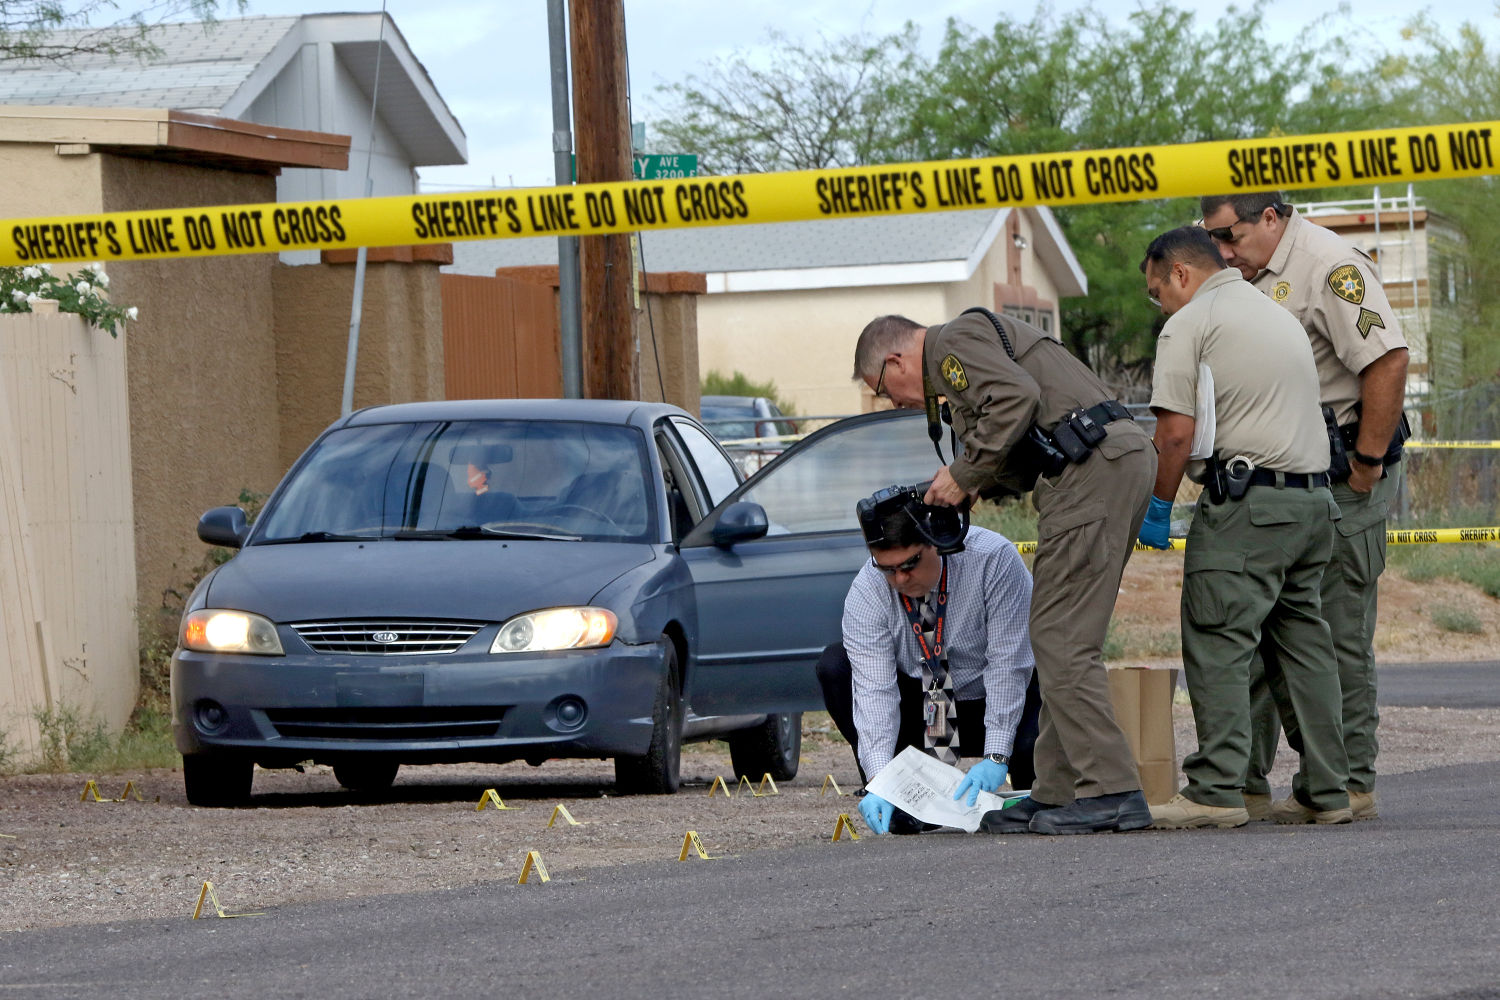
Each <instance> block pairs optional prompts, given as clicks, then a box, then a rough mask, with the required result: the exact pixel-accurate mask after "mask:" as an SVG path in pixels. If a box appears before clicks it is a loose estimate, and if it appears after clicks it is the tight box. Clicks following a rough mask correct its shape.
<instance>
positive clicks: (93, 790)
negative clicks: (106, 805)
mask: <svg viewBox="0 0 1500 1000" xmlns="http://www.w3.org/2000/svg"><path fill="white" fill-rule="evenodd" d="M90 795H92V796H93V797H94V801H95V802H108V801H109V799H106V798H105V797H104V796H102V795H100V794H99V786H98V785H96V784H94V779H93V778H90V779H89V780H88V781H87V782H85V783H84V786H83V791H81V792H79V793H78V801H79V802H84V801H87V799H88V797H89V796H90Z"/></svg>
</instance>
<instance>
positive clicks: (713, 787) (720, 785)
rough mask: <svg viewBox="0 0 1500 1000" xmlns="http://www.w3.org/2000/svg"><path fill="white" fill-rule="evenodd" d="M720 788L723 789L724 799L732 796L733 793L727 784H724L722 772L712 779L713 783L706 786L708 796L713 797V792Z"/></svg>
mask: <svg viewBox="0 0 1500 1000" xmlns="http://www.w3.org/2000/svg"><path fill="white" fill-rule="evenodd" d="M721 788H722V789H724V797H725V798H726V799H732V798H734V793H733V792H731V791H730V790H729V786H728V785H726V784H724V776H723V775H722V774H721V775H719V776H718V777H717V778H715V779H714V783H713V784H712V785H709V786H708V797H709V798H713V797H714V792H717V791H718V790H719V789H721Z"/></svg>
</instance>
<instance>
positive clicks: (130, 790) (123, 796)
mask: <svg viewBox="0 0 1500 1000" xmlns="http://www.w3.org/2000/svg"><path fill="white" fill-rule="evenodd" d="M132 795H134V796H135V800H136V801H137V802H145V801H146V800H145V799H143V798H141V791H140V789H139V788H136V787H135V782H133V781H127V782H125V790H124V791H123V792H121V793H120V797H119V798H118V799H115V801H116V802H125V801H127V800H129V798H130V796H132Z"/></svg>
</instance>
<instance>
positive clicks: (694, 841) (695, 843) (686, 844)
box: [677, 830, 714, 861]
mask: <svg viewBox="0 0 1500 1000" xmlns="http://www.w3.org/2000/svg"><path fill="white" fill-rule="evenodd" d="M690 850H692V851H697V852H698V857H700V858H702V859H703V860H704V861H712V860H714V859H713V858H712V857H710V856H709V853H708V851H706V850H704V848H703V841H701V840H699V839H698V831H696V830H689V831H688V832H687V833H686V834H685V835H684V836H683V838H682V853H681V854H679V855H677V860H678V861H686V860H687V859H688V851H690Z"/></svg>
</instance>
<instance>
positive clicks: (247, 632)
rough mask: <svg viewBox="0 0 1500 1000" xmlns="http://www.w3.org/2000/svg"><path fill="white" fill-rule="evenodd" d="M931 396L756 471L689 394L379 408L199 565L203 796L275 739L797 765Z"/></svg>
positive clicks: (390, 750) (333, 431)
mask: <svg viewBox="0 0 1500 1000" xmlns="http://www.w3.org/2000/svg"><path fill="white" fill-rule="evenodd" d="M936 466H937V457H936V456H935V455H934V453H933V451H932V447H931V444H930V442H929V440H928V437H927V426H926V422H925V419H924V417H923V415H922V414H921V413H920V412H895V411H887V412H883V413H872V414H867V415H864V416H861V417H854V418H850V419H848V420H845V421H841V422H839V423H837V424H834V425H832V426H830V427H827V428H824V429H823V430H821V431H819V432H818V433H816V434H814V435H812V436H810V437H809V438H807V439H806V440H803V441H800V442H798V443H797V444H796V445H795V446H793V447H792V448H789V449H788V450H787V451H786V452H785V453H784V454H783V455H782V456H781V457H780V458H779V459H777V461H775V462H774V463H772V464H771V465H769V466H767V467H766V468H765V469H763V470H761V471H760V472H759V473H758V474H757V475H756V476H755V477H754V478H753V479H751V480H750V481H748V482H745V481H744V480H743V477H742V475H741V473H740V471H739V470H738V468H737V467H736V465H735V463H734V462H733V461H732V460H731V459H730V457H729V456H728V455H727V454H725V452H724V450H723V449H722V448H721V447H720V446H719V445H718V443H717V442H716V441H715V440H714V438H713V436H712V435H710V434H709V433H708V432H707V431H705V430H704V428H703V426H702V425H701V424H699V423H698V422H697V421H696V420H694V419H693V418H692V417H691V416H689V415H688V414H687V413H686V412H684V411H682V410H680V409H678V408H676V407H673V406H668V405H663V404H654V403H640V402H624V401H615V400H464V401H449V402H432V403H409V404H401V405H395V406H381V407H374V408H371V409H367V410H361V411H359V412H357V413H354V414H351V415H350V416H348V417H345V418H342V419H340V420H339V421H337V422H336V423H335V424H334V425H333V426H331V427H330V428H328V430H326V431H324V432H323V434H322V435H320V436H319V437H318V439H317V440H316V441H315V442H314V443H313V444H312V446H311V447H310V448H309V449H308V450H307V452H306V453H305V454H304V455H303V456H302V457H301V458H300V459H299V460H298V461H297V463H296V464H295V465H294V466H293V467H292V469H291V471H290V472H288V473H287V475H286V478H285V479H284V480H283V481H282V482H281V484H280V485H279V486H278V487H277V488H276V490H275V491H274V492H273V493H272V494H271V497H270V498H269V500H268V501H267V503H266V505H265V508H264V510H263V511H262V512H261V514H260V516H259V517H258V518H257V519H256V520H255V522H254V524H253V525H251V524H249V523H248V521H247V518H246V515H245V513H244V511H243V510H241V509H240V508H238V507H218V508H215V509H213V510H210V511H208V512H207V513H205V514H204V515H203V517H202V518H201V519H200V521H199V523H198V535H199V537H200V538H202V539H203V541H205V542H208V543H210V544H213V545H223V546H228V547H230V548H234V549H237V550H238V552H237V553H236V554H235V556H234V557H233V558H232V559H230V560H229V561H228V562H226V563H225V564H223V565H222V566H220V567H218V568H217V569H216V570H214V571H213V572H212V573H210V574H209V575H208V576H207V577H206V578H205V579H204V580H203V581H202V583H201V584H200V585H199V586H198V587H197V589H196V590H195V591H194V592H193V594H192V596H191V598H190V599H189V602H188V606H187V609H186V612H185V614H184V616H183V619H182V625H181V630H180V633H179V645H178V648H177V650H176V652H175V654H174V656H173V659H172V714H173V718H172V723H173V731H174V734H175V738H176V743H177V748H178V749H179V750H180V751H181V752H182V756H183V778H184V781H185V784H186V790H187V797H188V800H189V801H190V802H193V803H195V804H199V805H220V806H222V805H237V804H242V803H244V802H245V801H247V800H248V798H249V796H250V792H251V785H252V776H253V771H254V766H255V765H257V764H258V765H260V766H261V767H263V768H286V767H294V766H296V765H298V764H301V763H303V762H306V761H313V762H317V763H325V764H329V765H331V766H332V768H333V771H334V775H335V776H336V778H337V779H338V781H339V782H340V783H341V784H342V785H344V786H345V787H347V788H350V789H354V790H359V791H378V790H380V789H383V788H386V787H388V786H389V785H390V784H391V782H392V781H394V780H395V777H396V773H397V769H398V768H399V767H400V766H401V765H403V764H424V763H440V762H474V761H479V762H505V761H512V760H526V761H529V762H530V763H532V764H541V763H542V762H543V761H545V760H548V759H551V758H564V757H592V758H612V759H613V761H614V766H615V778H616V785H617V788H618V789H619V790H620V791H622V792H630V793H669V792H673V791H676V789H677V787H678V772H679V759H680V751H681V748H682V743H683V741H685V740H695V739H725V740H727V741H728V742H729V746H730V751H731V755H732V759H733V763H734V768H735V771H736V773H739V774H748V775H751V776H752V777H759V776H760V775H761V774H763V773H770V774H771V775H772V776H773V777H775V778H778V779H782V778H789V777H791V776H793V775H794V774H795V773H796V770H797V760H798V754H799V751H800V746H801V713H802V712H803V711H804V710H815V709H821V708H822V699H821V696H820V694H819V691H818V685H817V680H816V678H815V676H814V674H813V669H812V668H813V663H814V662H815V661H816V659H817V656H818V653H819V652H820V651H821V650H822V648H823V646H824V645H826V644H827V643H829V642H831V641H834V640H835V639H837V638H838V636H839V619H840V615H841V613H842V608H843V599H844V594H845V592H846V591H847V589H848V586H849V582H850V580H851V579H852V577H853V575H854V573H855V571H856V570H857V568H858V567H859V564H860V561H861V560H862V559H864V558H867V553H866V550H865V548H864V544H863V541H862V539H861V536H860V533H859V530H858V524H857V522H856V520H855V515H854V504H855V501H856V500H858V499H859V498H860V497H863V496H866V495H868V494H870V493H871V492H873V491H875V490H877V489H879V488H881V487H883V486H888V485H891V484H893V483H909V482H917V481H921V480H924V479H928V478H930V477H931V476H932V473H933V471H934V469H935V468H936Z"/></svg>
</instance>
